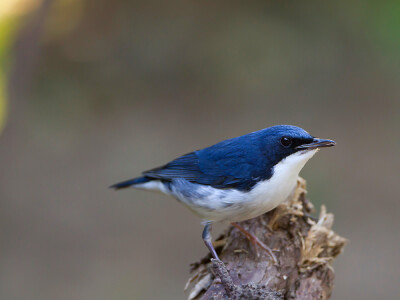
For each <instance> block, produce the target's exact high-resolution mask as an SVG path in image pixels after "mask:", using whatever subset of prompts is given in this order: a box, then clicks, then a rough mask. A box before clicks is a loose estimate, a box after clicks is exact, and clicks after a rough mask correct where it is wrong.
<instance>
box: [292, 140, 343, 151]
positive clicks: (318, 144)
mask: <svg viewBox="0 0 400 300" xmlns="http://www.w3.org/2000/svg"><path fill="white" fill-rule="evenodd" d="M335 145H336V142H335V141H332V140H324V139H318V138H314V140H313V141H312V143H309V144H303V145H300V146H297V147H296V149H298V150H302V149H304V150H311V149H317V148H323V147H332V146H335Z"/></svg>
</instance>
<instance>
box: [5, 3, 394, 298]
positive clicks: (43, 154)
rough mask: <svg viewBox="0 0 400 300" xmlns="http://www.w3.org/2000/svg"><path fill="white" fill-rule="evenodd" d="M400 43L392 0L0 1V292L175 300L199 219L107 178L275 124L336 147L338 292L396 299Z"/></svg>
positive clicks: (324, 156)
mask: <svg viewBox="0 0 400 300" xmlns="http://www.w3.org/2000/svg"><path fill="white" fill-rule="evenodd" d="M399 53H400V2H399V1H394V0H393V1H373V0H367V1H344V0H339V1H328V2H327V1H317V0H315V1H287V0H284V1H277V0H270V1H252V2H244V1H217V2H216V1H179V0H175V1H124V0H54V1H49V0H43V1H41V0H1V1H0V66H1V69H0V127H2V128H3V130H2V133H1V135H0V142H1V147H0V166H1V173H0V199H1V202H0V205H1V206H0V232H1V235H0V242H1V246H0V299H6V300H8V299H10V300H11V299H41V300H43V299H60V300H64V299H104V300H106V299H185V298H186V297H187V295H185V294H184V293H183V286H184V284H185V282H186V279H187V277H188V274H189V264H190V263H191V262H193V261H196V260H197V259H199V258H200V257H201V256H202V255H204V254H206V253H207V250H206V248H205V247H204V245H203V242H202V240H201V230H202V228H201V226H200V222H199V220H198V219H197V218H196V217H195V216H192V215H191V213H190V212H189V211H187V210H186V209H185V208H184V207H182V206H180V205H179V204H178V203H177V202H176V201H174V200H173V199H171V198H168V197H167V196H163V195H159V194H155V193H154V194H153V193H146V192H142V191H134V190H126V191H121V192H118V193H116V192H113V191H111V190H109V189H108V188H107V187H108V186H109V185H110V184H112V183H115V182H117V181H120V180H123V179H127V178H130V177H134V176H136V175H138V174H140V172H141V171H142V170H146V169H149V168H152V167H155V166H158V165H160V164H163V163H165V162H166V161H168V160H170V159H173V158H175V157H177V156H179V155H181V154H184V153H186V152H189V151H191V150H194V149H198V148H202V147H204V146H207V145H210V144H213V143H215V142H218V141H220V140H222V139H226V138H230V137H233V136H237V135H241V134H245V133H248V132H251V131H254V130H258V129H261V128H265V127H268V126H271V125H275V124H293V125H298V126H301V127H303V128H305V129H306V130H309V131H310V132H311V133H312V134H314V135H316V136H320V137H323V138H332V139H334V140H336V141H337V143H338V145H337V147H335V148H333V149H329V150H326V151H321V152H320V153H319V154H318V155H317V156H316V157H315V158H314V159H313V160H312V161H310V162H309V163H308V165H307V166H306V168H305V169H304V171H303V172H302V176H303V177H305V178H306V179H307V180H308V187H309V196H310V198H311V200H312V201H313V202H314V203H315V204H316V206H317V207H319V205H320V204H322V203H325V204H326V205H327V206H328V210H329V211H332V212H334V213H335V217H336V222H335V225H334V229H335V230H336V231H337V232H338V233H340V234H341V235H343V236H345V237H347V238H349V239H350V243H349V244H348V246H347V247H346V248H345V252H344V254H343V255H341V256H340V257H339V258H338V259H337V260H336V261H335V263H334V268H335V271H336V286H335V289H334V293H333V299H399V298H400V286H399V275H400V271H399V270H400V253H399V252H400V250H399V249H400V242H399V241H400V233H399V232H400V221H399V213H400V204H399V200H400V199H399V195H400V184H399V179H400V176H399V167H400V159H399V150H400V135H399V129H400V100H399V97H400V84H399V79H400V54H399ZM3 125H4V126H3Z"/></svg>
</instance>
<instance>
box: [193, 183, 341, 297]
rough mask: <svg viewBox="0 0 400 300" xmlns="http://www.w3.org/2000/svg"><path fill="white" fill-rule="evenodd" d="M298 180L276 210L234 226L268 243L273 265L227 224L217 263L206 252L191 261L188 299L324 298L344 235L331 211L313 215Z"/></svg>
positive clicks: (218, 246) (330, 286)
mask: <svg viewBox="0 0 400 300" xmlns="http://www.w3.org/2000/svg"><path fill="white" fill-rule="evenodd" d="M306 195H307V191H306V183H305V180H304V179H301V178H299V180H298V183H297V187H296V189H295V191H294V192H293V194H292V196H291V197H290V198H289V199H288V200H287V201H286V202H285V203H283V204H281V205H280V206H278V207H277V208H276V209H274V210H272V211H271V212H268V213H266V214H264V215H262V216H260V217H257V218H255V219H251V220H247V221H244V222H241V223H240V225H241V226H242V227H244V228H245V229H246V230H248V231H249V232H251V233H253V234H254V235H256V236H257V237H258V238H259V239H260V240H261V241H262V242H264V243H265V244H266V245H268V246H269V247H270V248H271V249H272V250H273V251H274V254H275V256H276V257H277V259H278V261H279V263H278V264H274V262H273V260H272V259H271V257H270V256H269V255H268V253H267V252H266V251H263V250H262V249H261V248H259V247H258V246H255V245H254V244H253V243H251V242H250V241H249V240H248V239H247V238H246V237H245V236H244V235H243V234H242V233H241V232H240V231H239V230H238V229H237V228H235V227H233V226H230V227H229V228H228V229H227V230H226V232H225V233H224V234H223V235H222V236H220V237H219V238H218V239H217V240H216V241H215V242H214V246H215V247H216V250H217V252H218V254H219V257H220V259H221V261H222V262H223V263H221V262H220V261H216V260H212V261H211V255H207V256H206V257H204V258H203V259H202V260H201V261H200V262H197V263H194V264H192V270H191V277H190V278H189V280H188V283H187V286H186V289H189V288H190V292H189V299H215V300H216V299H271V300H272V299H328V298H329V297H330V296H331V293H332V289H333V281H334V270H333V268H332V266H331V263H332V261H333V260H334V258H335V257H336V256H337V255H339V254H340V253H341V252H342V250H343V247H344V245H345V244H346V239H345V238H343V237H340V236H339V235H337V234H336V233H335V232H333V231H332V229H331V228H332V225H333V214H331V213H327V212H326V209H325V206H322V207H321V212H320V215H319V218H318V219H313V218H312V217H311V216H310V213H312V212H313V205H312V204H311V202H310V201H309V200H308V199H307V197H306Z"/></svg>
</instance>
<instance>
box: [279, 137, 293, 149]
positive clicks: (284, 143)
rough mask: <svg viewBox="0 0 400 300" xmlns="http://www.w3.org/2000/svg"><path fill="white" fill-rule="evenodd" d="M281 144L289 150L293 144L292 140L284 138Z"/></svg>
mask: <svg viewBox="0 0 400 300" xmlns="http://www.w3.org/2000/svg"><path fill="white" fill-rule="evenodd" d="M281 144H282V146H283V147H286V148H287V147H289V146H290V145H291V144H292V139H291V138H289V137H286V136H284V137H283V138H281Z"/></svg>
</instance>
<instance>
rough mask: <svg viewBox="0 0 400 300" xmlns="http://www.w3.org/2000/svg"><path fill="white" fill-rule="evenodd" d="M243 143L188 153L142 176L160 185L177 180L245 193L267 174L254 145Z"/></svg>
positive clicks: (236, 139)
mask: <svg viewBox="0 0 400 300" xmlns="http://www.w3.org/2000/svg"><path fill="white" fill-rule="evenodd" d="M243 142H244V141H243V140H241V139H238V138H235V139H231V140H227V141H224V142H221V143H218V144H216V145H214V146H211V147H208V148H205V149H203V150H198V151H195V152H191V153H188V154H186V155H183V156H181V157H179V158H177V159H175V160H173V161H171V162H170V163H168V164H166V165H164V166H162V167H159V168H155V169H152V170H149V171H146V172H144V173H143V176H145V177H147V178H154V179H159V180H164V181H171V180H173V179H177V178H180V179H185V180H188V181H190V182H193V183H198V184H204V185H211V186H213V187H215V188H223V189H224V188H235V189H238V190H242V191H247V190H249V189H251V188H252V187H253V186H254V185H255V184H256V183H257V182H258V181H259V180H261V179H264V178H266V177H268V176H269V175H270V174H268V172H267V170H268V168H267V166H266V165H265V157H264V156H263V155H262V153H261V152H260V150H259V148H258V147H257V146H256V144H254V143H248V141H246V142H245V143H243Z"/></svg>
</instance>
